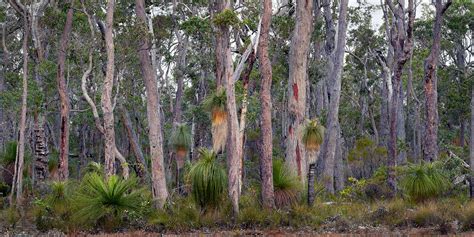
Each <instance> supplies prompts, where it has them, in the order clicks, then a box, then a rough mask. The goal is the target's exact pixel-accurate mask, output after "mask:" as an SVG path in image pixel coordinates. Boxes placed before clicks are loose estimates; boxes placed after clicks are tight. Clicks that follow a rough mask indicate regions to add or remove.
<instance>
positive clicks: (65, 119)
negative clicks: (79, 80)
mask: <svg viewBox="0 0 474 237" xmlns="http://www.w3.org/2000/svg"><path fill="white" fill-rule="evenodd" d="M70 4H71V7H70V8H69V10H68V12H67V15H66V24H65V25H64V31H63V33H62V36H61V42H60V47H59V49H58V72H57V83H58V91H59V101H60V104H61V112H60V135H59V166H58V175H59V179H60V180H67V179H68V177H69V164H68V159H69V110H70V107H69V106H70V105H69V96H68V91H67V82H66V79H65V78H64V68H65V63H66V55H67V46H68V41H69V35H70V34H71V30H72V18H73V13H74V9H73V5H72V4H73V3H72V1H71V3H70Z"/></svg>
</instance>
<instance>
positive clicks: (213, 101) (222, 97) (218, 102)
mask: <svg viewBox="0 0 474 237" xmlns="http://www.w3.org/2000/svg"><path fill="white" fill-rule="evenodd" d="M226 102H227V96H226V93H225V90H224V89H223V88H221V89H219V90H216V91H215V92H213V93H211V94H209V95H208V96H207V97H206V98H205V99H204V101H203V105H204V108H206V109H207V110H209V111H211V110H213V109H220V110H225V106H226Z"/></svg>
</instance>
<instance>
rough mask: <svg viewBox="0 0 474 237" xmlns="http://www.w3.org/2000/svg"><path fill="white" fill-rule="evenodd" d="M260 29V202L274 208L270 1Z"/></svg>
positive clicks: (266, 206) (266, 1) (268, 0)
mask: <svg viewBox="0 0 474 237" xmlns="http://www.w3.org/2000/svg"><path fill="white" fill-rule="evenodd" d="M262 3H263V14H262V28H261V31H260V38H259V40H260V42H259V44H258V46H259V49H258V58H259V60H260V75H261V81H260V83H261V85H260V102H261V103H262V112H261V113H262V114H261V132H262V144H261V151H262V153H261V155H260V172H261V177H262V201H263V206H264V207H265V208H269V209H270V208H273V207H274V206H275V200H274V193H273V173H272V169H273V166H272V154H273V131H272V96H271V90H272V65H271V62H270V59H269V57H268V43H269V32H270V23H271V20H272V0H263V1H262Z"/></svg>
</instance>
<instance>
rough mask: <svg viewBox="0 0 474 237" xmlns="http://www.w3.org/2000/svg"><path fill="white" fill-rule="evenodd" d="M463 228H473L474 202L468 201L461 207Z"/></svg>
mask: <svg viewBox="0 0 474 237" xmlns="http://www.w3.org/2000/svg"><path fill="white" fill-rule="evenodd" d="M461 218H462V219H461V220H462V228H463V230H474V202H473V201H470V202H468V203H467V204H466V205H465V206H464V207H463V209H462V217H461Z"/></svg>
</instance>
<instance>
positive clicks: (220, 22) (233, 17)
mask: <svg viewBox="0 0 474 237" xmlns="http://www.w3.org/2000/svg"><path fill="white" fill-rule="evenodd" d="M213 23H214V24H215V25H217V26H221V27H224V26H225V27H229V26H236V25H238V24H239V23H240V20H239V17H237V13H235V12H234V11H232V10H231V9H224V10H223V11H222V12H220V13H218V14H217V15H216V16H215V17H214V19H213Z"/></svg>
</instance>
